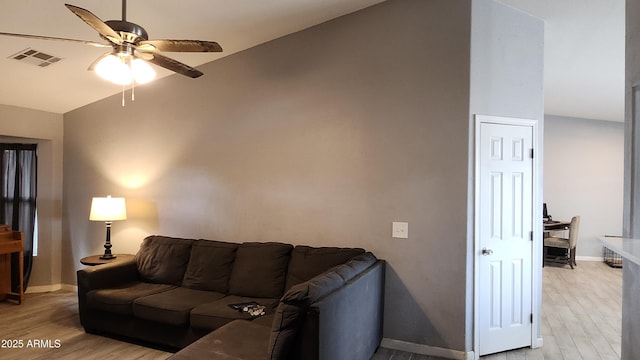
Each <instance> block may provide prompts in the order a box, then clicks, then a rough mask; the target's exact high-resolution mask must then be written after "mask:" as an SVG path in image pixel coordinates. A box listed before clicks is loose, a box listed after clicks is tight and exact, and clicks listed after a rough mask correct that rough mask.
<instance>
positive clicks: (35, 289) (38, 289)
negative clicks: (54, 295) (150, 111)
mask: <svg viewBox="0 0 640 360" xmlns="http://www.w3.org/2000/svg"><path fill="white" fill-rule="evenodd" d="M58 290H66V291H73V292H78V287H77V286H75V285H69V284H52V285H38V286H29V287H27V291H26V292H25V294H37V293H45V292H52V291H58Z"/></svg>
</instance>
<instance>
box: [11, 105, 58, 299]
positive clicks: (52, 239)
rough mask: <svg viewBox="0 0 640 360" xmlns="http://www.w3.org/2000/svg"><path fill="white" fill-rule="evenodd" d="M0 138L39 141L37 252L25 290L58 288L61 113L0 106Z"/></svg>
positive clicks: (36, 142)
mask: <svg viewBox="0 0 640 360" xmlns="http://www.w3.org/2000/svg"><path fill="white" fill-rule="evenodd" d="M0 136H2V137H3V139H2V141H7V142H23V143H31V144H33V143H35V144H38V189H37V190H38V225H39V227H38V229H39V254H38V256H37V257H35V258H34V260H33V268H32V272H31V278H30V280H29V287H28V289H27V291H32V290H33V289H39V290H46V291H48V290H57V289H58V288H59V287H60V283H61V252H60V249H61V234H62V231H61V223H62V205H61V203H62V140H63V120H62V115H61V114H53V113H48V112H43V111H38V110H30V109H25V108H19V107H15V106H7V105H0Z"/></svg>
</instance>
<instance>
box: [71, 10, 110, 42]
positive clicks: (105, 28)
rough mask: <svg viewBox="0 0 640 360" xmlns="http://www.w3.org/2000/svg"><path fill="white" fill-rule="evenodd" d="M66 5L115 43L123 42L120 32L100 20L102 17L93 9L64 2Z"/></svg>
mask: <svg viewBox="0 0 640 360" xmlns="http://www.w3.org/2000/svg"><path fill="white" fill-rule="evenodd" d="M64 6H66V7H67V9H69V10H71V12H72V13H74V14H76V15H77V16H78V17H79V18H80V19H82V21H84V22H86V23H87V24H88V25H89V26H91V27H92V28H93V29H94V30H95V31H97V32H98V33H99V34H100V35H102V36H103V37H104V38H106V39H107V40H109V41H111V42H113V43H114V44H118V45H119V44H122V42H123V40H122V37H121V36H120V34H118V33H117V32H115V31H114V30H113V29H112V28H111V27H109V25H107V24H105V23H104V21H102V20H100V18H99V17H97V16H95V15H94V14H93V13H92V12H91V11H89V10H86V9H83V8H80V7H77V6H74V5H70V4H64Z"/></svg>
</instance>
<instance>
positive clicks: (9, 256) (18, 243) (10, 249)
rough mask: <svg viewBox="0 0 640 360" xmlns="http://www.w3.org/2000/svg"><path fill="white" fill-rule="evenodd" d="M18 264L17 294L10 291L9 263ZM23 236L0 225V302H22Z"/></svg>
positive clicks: (7, 226)
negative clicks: (15, 262) (14, 262)
mask: <svg viewBox="0 0 640 360" xmlns="http://www.w3.org/2000/svg"><path fill="white" fill-rule="evenodd" d="M12 260H13V261H17V262H18V269H19V270H18V271H19V272H20V274H18V276H19V282H20V286H19V289H18V292H13V291H11V261H12ZM23 269H24V235H23V233H22V232H20V231H12V230H11V227H9V225H0V301H4V300H7V299H9V300H15V301H17V302H18V304H20V303H21V302H22V300H24V280H23V274H24V271H23Z"/></svg>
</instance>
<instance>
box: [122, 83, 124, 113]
mask: <svg viewBox="0 0 640 360" xmlns="http://www.w3.org/2000/svg"><path fill="white" fill-rule="evenodd" d="M122 107H124V84H122Z"/></svg>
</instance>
